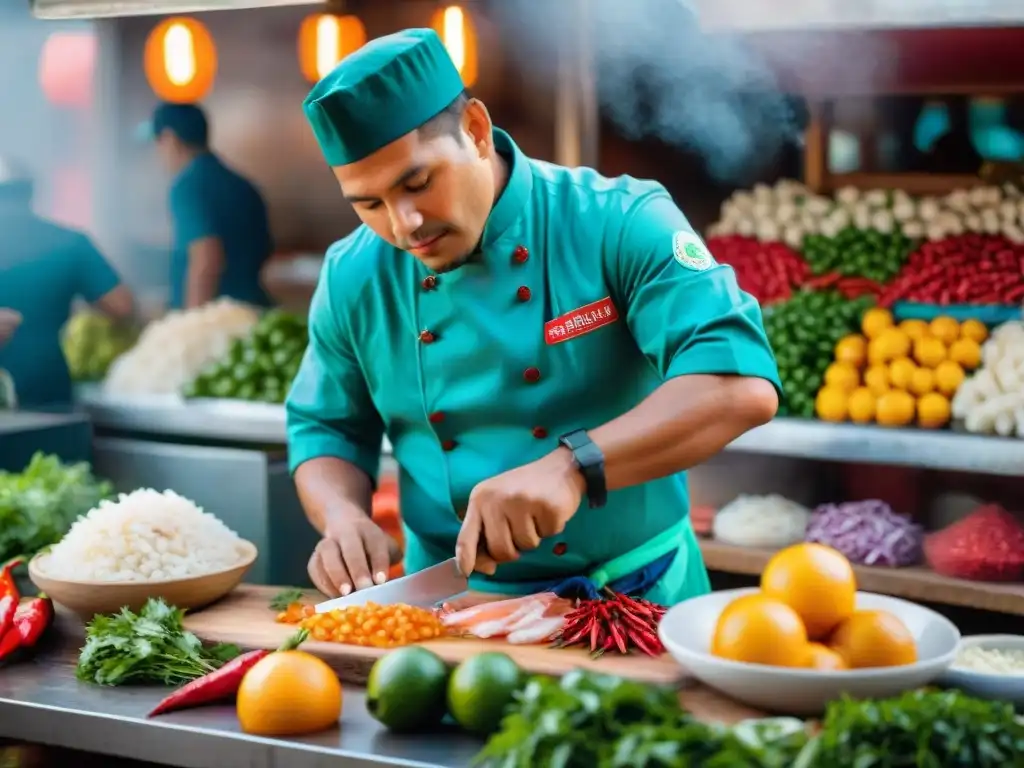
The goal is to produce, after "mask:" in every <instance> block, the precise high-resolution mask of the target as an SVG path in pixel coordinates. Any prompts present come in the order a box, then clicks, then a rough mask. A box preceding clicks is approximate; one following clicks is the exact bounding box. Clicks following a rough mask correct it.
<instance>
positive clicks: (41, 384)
mask: <svg viewBox="0 0 1024 768" xmlns="http://www.w3.org/2000/svg"><path fill="white" fill-rule="evenodd" d="M33 192H34V183H33V179H32V176H31V174H30V173H29V171H28V170H27V168H25V167H24V166H22V165H20V164H18V163H16V162H14V161H12V160H8V159H5V158H0V232H2V233H3V237H2V238H0V370H6V371H7V372H8V374H9V375H10V376H11V378H12V379H13V381H14V387H15V390H16V394H17V399H18V403H19V405H20V406H21V407H23V408H34V409H47V410H62V409H66V408H69V407H70V406H71V404H72V386H71V374H70V373H69V371H68V365H67V361H66V360H65V359H64V353H63V352H62V351H61V346H60V334H61V330H62V329H63V328H64V325H65V324H66V323H67V321H68V318H69V317H70V315H71V309H72V304H73V303H74V301H75V299H84V300H85V301H87V302H89V303H90V304H92V305H93V306H94V307H95V308H96V309H98V310H100V311H101V312H103V313H105V314H107V315H109V316H111V317H113V318H115V319H121V320H123V319H127V318H129V317H131V315H132V311H133V302H132V294H131V291H130V290H129V289H128V287H127V286H126V285H124V284H123V283H122V282H121V279H120V277H119V276H118V274H117V272H116V271H115V270H114V268H113V267H111V266H110V264H109V263H108V262H107V260H106V259H105V258H104V257H103V255H102V254H101V253H100V252H99V251H98V250H97V249H96V246H95V245H94V244H93V242H92V241H91V240H90V239H89V238H88V237H87V236H86V235H84V234H83V233H81V232H77V231H75V230H72V229H68V228H67V227H62V226H60V225H59V224H55V223H53V222H51V221H47V220H46V219H44V218H42V217H40V216H37V215H36V214H35V213H34V212H33V210H32V200H33Z"/></svg>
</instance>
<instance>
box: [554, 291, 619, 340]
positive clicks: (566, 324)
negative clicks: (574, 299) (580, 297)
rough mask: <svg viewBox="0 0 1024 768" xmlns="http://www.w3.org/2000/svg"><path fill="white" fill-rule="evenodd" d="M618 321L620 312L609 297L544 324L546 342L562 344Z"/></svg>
mask: <svg viewBox="0 0 1024 768" xmlns="http://www.w3.org/2000/svg"><path fill="white" fill-rule="evenodd" d="M618 319H619V311H618V310H617V309H616V308H615V305H614V304H612V299H611V297H610V296H609V297H606V298H604V299H601V300H600V301H594V302H591V303H590V304H587V305H586V306H584V307H580V308H579V309H574V310H573V311H572V312H566V313H565V314H564V315H562V316H560V317H556V318H555V319H554V320H549V321H548V322H546V323H544V340H545V341H547V343H548V344H561V343H562V342H563V341H569V340H570V339H575V338H576V337H577V336H582V335H583V334H585V333H590V332H591V331H596V330H597V329H598V328H602V327H604V326H606V325H609V324H611V323H614V322H615V321H616V320H618Z"/></svg>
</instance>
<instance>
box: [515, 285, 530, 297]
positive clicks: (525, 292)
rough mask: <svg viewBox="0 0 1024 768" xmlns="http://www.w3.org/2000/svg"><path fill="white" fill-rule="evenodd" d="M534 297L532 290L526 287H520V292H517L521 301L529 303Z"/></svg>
mask: <svg viewBox="0 0 1024 768" xmlns="http://www.w3.org/2000/svg"><path fill="white" fill-rule="evenodd" d="M532 295H533V294H532V293H531V292H530V289H529V288H527V287H526V286H525V285H521V286H519V290H517V291H516V298H517V299H519V300H520V301H529V300H530V297H531V296H532Z"/></svg>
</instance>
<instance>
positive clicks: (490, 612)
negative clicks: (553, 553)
mask: <svg viewBox="0 0 1024 768" xmlns="http://www.w3.org/2000/svg"><path fill="white" fill-rule="evenodd" d="M558 599H559V598H558V595H556V594H555V593H554V592H542V593H540V594H538V595H527V596H525V597H514V598H511V599H509V600H494V601H489V602H485V603H480V604H479V605H474V606H472V607H470V608H464V609H463V610H461V611H455V612H454V613H448V614H446V615H442V616H441V623H443V624H444V625H445V626H446V627H452V628H454V629H464V628H466V627H468V626H471V625H474V624H478V623H480V622H481V621H492V620H495V619H503V618H505V617H507V616H508V615H509V614H511V613H513V612H514V611H517V610H519V609H520V608H521V607H522V606H523V605H528V604H530V603H532V602H534V601H536V600H541V601H544V602H545V604H546V603H550V602H553V601H555V600H558Z"/></svg>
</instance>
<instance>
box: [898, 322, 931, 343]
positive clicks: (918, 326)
mask: <svg viewBox="0 0 1024 768" xmlns="http://www.w3.org/2000/svg"><path fill="white" fill-rule="evenodd" d="M897 328H899V329H900V330H901V331H903V332H904V333H905V334H907V336H909V337H910V338H911V340H913V341H917V340H918V339H920V338H921V337H922V336H924V335H925V334H927V333H928V323H926V322H925V321H924V320H914V319H911V320H904V321H903V322H902V323H900V324H899V325H898V326H897Z"/></svg>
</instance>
